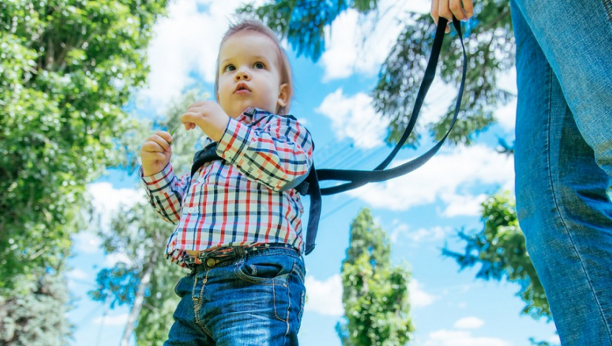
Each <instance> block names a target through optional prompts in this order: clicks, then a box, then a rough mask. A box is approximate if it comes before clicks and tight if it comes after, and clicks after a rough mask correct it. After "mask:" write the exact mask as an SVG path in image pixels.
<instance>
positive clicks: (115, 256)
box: [104, 253, 132, 267]
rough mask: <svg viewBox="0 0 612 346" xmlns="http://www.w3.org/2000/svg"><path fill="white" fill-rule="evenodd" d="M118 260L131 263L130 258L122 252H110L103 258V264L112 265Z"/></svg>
mask: <svg viewBox="0 0 612 346" xmlns="http://www.w3.org/2000/svg"><path fill="white" fill-rule="evenodd" d="M118 262H123V263H125V264H127V265H128V266H129V265H131V264H132V259H131V258H129V257H128V256H127V255H126V254H123V253H111V254H108V255H106V257H105V258H104V265H105V266H106V267H114V266H115V264H117V263H118Z"/></svg>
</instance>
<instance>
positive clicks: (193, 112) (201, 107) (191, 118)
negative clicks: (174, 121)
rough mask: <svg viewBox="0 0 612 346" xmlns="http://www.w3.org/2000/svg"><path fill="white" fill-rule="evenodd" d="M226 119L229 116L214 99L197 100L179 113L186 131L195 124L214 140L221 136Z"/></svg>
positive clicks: (227, 119)
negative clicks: (181, 113) (183, 111)
mask: <svg viewBox="0 0 612 346" xmlns="http://www.w3.org/2000/svg"><path fill="white" fill-rule="evenodd" d="M228 121H229V116H228V115H227V114H226V113H225V111H224V110H223V109H222V108H221V106H219V104H218V103H216V102H214V101H198V102H196V103H194V104H192V105H191V106H189V108H187V110H186V111H185V113H184V114H183V115H181V122H182V123H183V124H184V125H185V129H186V130H187V131H189V130H191V129H195V127H196V126H197V127H199V128H200V129H202V131H204V133H205V134H206V135H207V136H208V137H209V138H210V139H212V140H213V141H216V142H218V141H219V140H220V139H221V137H222V136H223V133H224V132H225V128H226V127H227V122H228Z"/></svg>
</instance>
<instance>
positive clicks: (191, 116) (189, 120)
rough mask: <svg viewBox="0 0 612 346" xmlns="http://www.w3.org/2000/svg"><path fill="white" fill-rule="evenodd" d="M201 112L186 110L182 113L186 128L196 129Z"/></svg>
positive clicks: (182, 120)
mask: <svg viewBox="0 0 612 346" xmlns="http://www.w3.org/2000/svg"><path fill="white" fill-rule="evenodd" d="M199 116H200V115H199V114H198V113H195V112H186V113H185V114H183V115H181V122H182V123H183V125H185V130H187V131H189V130H191V129H195V127H196V120H198V119H199Z"/></svg>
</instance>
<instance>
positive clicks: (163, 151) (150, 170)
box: [140, 131, 172, 177]
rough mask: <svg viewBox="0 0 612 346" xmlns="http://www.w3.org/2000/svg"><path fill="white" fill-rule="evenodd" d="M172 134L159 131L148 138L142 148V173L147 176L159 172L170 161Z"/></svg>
mask: <svg viewBox="0 0 612 346" xmlns="http://www.w3.org/2000/svg"><path fill="white" fill-rule="evenodd" d="M170 143H172V136H171V135H170V134H169V133H168V132H166V131H157V132H155V134H154V135H152V136H150V137H149V138H147V140H146V141H145V143H144V144H143V145H142V149H140V158H141V160H142V173H143V174H144V176H145V177H147V176H150V175H153V174H156V173H159V172H161V171H162V169H164V167H166V165H167V164H168V162H170V157H171V156H172V147H171V146H170Z"/></svg>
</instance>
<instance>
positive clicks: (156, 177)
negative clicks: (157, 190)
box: [138, 163, 174, 187]
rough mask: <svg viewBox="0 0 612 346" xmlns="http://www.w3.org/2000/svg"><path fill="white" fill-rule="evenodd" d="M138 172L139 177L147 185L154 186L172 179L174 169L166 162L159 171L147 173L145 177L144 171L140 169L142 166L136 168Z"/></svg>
mask: <svg viewBox="0 0 612 346" xmlns="http://www.w3.org/2000/svg"><path fill="white" fill-rule="evenodd" d="M138 174H139V175H140V178H141V179H142V181H143V182H144V183H145V185H147V186H156V187H159V186H160V185H165V184H164V182H168V181H171V180H172V175H173V174H174V170H173V169H172V165H170V163H168V164H167V165H166V167H164V169H162V170H161V172H158V173H155V174H153V175H149V176H147V177H145V176H144V172H143V171H142V166H140V169H139V170H138Z"/></svg>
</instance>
